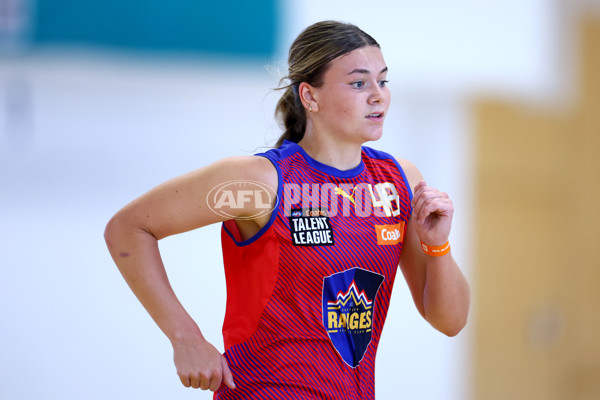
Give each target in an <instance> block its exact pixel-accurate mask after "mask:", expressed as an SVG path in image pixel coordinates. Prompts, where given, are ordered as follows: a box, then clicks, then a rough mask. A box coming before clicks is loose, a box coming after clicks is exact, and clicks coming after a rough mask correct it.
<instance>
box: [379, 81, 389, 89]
mask: <svg viewBox="0 0 600 400" xmlns="http://www.w3.org/2000/svg"><path fill="white" fill-rule="evenodd" d="M388 82H389V81H388V80H385V79H384V80H382V81H379V86H381V87H384V86H386V85H387V84H388Z"/></svg>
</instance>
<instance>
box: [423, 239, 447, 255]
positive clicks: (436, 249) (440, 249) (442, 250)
mask: <svg viewBox="0 0 600 400" xmlns="http://www.w3.org/2000/svg"><path fill="white" fill-rule="evenodd" d="M421 248H422V249H423V251H424V252H425V254H429V255H430V256H433V257H441V256H443V255H446V254H448V253H449V252H450V242H446V243H444V244H443V245H441V246H430V245H428V244H425V243H423V242H421Z"/></svg>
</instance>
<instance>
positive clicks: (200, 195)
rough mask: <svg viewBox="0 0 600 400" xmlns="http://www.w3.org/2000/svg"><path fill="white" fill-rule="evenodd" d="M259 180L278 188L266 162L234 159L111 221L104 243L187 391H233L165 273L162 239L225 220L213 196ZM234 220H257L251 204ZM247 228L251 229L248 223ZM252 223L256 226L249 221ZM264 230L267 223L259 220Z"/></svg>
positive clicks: (160, 189) (152, 195)
mask: <svg viewBox="0 0 600 400" xmlns="http://www.w3.org/2000/svg"><path fill="white" fill-rule="evenodd" d="M232 180H251V181H258V182H261V183H263V184H266V185H269V186H271V187H273V188H275V189H276V186H277V173H276V171H275V168H274V167H273V165H272V164H271V163H270V161H269V160H267V159H265V158H264V157H233V158H228V159H224V160H221V161H218V162H216V163H214V164H211V165H209V166H207V167H204V168H201V169H198V170H196V171H193V172H191V173H188V174H186V175H183V176H180V177H177V178H175V179H172V180H170V181H167V182H165V183H163V184H161V185H159V186H157V187H156V188H154V189H152V190H150V191H149V192H147V193H145V194H144V195H142V196H140V197H139V198H137V199H135V200H134V201H132V202H131V203H129V204H128V205H126V206H125V207H123V208H122V209H121V210H120V211H119V212H117V214H115V216H114V217H113V218H112V219H111V220H110V221H109V223H108V225H107V226H106V230H105V234H104V236H105V239H106V243H107V246H108V249H109V251H110V254H111V256H112V257H113V260H114V261H115V263H116V264H117V267H118V268H119V270H120V272H121V274H122V275H123V277H124V278H125V281H126V282H127V284H128V285H129V287H130V288H131V290H132V291H133V293H134V294H135V295H136V297H137V298H138V299H139V301H140V302H141V303H142V305H143V306H144V308H145V309H146V310H147V311H148V313H149V314H150V316H151V317H152V318H153V319H154V321H155V322H156V324H157V325H158V326H159V328H160V329H161V330H162V331H163V332H164V334H165V335H166V336H167V337H168V338H169V340H170V341H171V344H172V345H173V350H174V358H175V365H176V367H177V373H178V375H179V377H180V379H181V382H182V383H183V385H185V386H186V387H189V386H192V387H194V388H202V389H204V390H205V389H210V390H213V391H214V390H217V389H218V388H219V387H220V385H221V381H222V380H223V383H225V384H226V385H227V386H229V387H230V388H234V387H235V385H234V383H233V378H232V376H231V372H230V371H229V368H228V367H227V362H226V360H225V358H224V357H223V356H222V355H221V353H220V352H219V351H218V350H217V349H216V348H215V347H214V346H212V345H211V344H210V343H208V342H207V341H206V340H205V339H204V337H203V336H202V333H201V331H200V329H199V328H198V326H197V325H196V323H195V322H194V320H193V319H192V318H191V317H190V315H189V314H188V313H187V312H186V311H185V309H184V307H183V306H182V304H181V303H180V302H179V300H178V299H177V297H176V295H175V293H174V291H173V289H172V287H171V285H170V283H169V280H168V278H167V274H166V272H165V268H164V265H163V262H162V259H161V256H160V253H159V250H158V240H160V239H162V238H164V237H167V236H170V235H174V234H177V233H182V232H186V231H190V230H192V229H196V228H199V227H202V226H206V225H209V224H213V223H216V222H221V221H224V220H225V219H226V218H225V217H223V216H220V215H218V214H216V213H214V212H213V211H211V209H210V208H209V207H208V203H207V195H208V193H209V191H210V190H211V189H212V188H213V187H215V186H217V185H219V184H221V183H223V182H227V181H232ZM232 212H233V213H235V215H234V217H235V218H244V217H248V216H250V215H255V214H256V213H257V210H255V209H253V207H252V205H248V206H246V207H244V208H240V209H233V210H232ZM244 223H246V224H248V221H245V222H244ZM250 223H253V222H250ZM254 223H256V224H258V225H259V226H257V228H260V225H261V224H263V225H264V223H265V221H264V220H255V221H254Z"/></svg>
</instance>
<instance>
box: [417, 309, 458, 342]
mask: <svg viewBox="0 0 600 400" xmlns="http://www.w3.org/2000/svg"><path fill="white" fill-rule="evenodd" d="M437 317H438V318H431V319H429V318H427V321H428V322H429V323H430V324H431V325H432V326H433V327H434V328H435V329H437V330H438V331H440V332H441V333H443V334H444V335H446V336H448V337H454V336H456V335H458V334H459V333H460V332H461V331H462V330H463V329H464V327H465V326H466V325H467V318H468V310H463V311H461V312H460V313H458V315H457V314H454V315H447V314H446V315H438V316H437Z"/></svg>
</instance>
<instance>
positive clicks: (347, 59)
mask: <svg viewBox="0 0 600 400" xmlns="http://www.w3.org/2000/svg"><path fill="white" fill-rule="evenodd" d="M386 75H387V67H386V64H385V62H384V59H383V56H382V53H381V50H380V47H379V45H378V44H377V42H376V41H375V40H374V39H373V38H372V37H370V36H369V35H367V34H366V33H365V32H363V31H362V30H360V29H359V28H357V27H356V26H353V25H350V24H343V23H338V22H333V21H325V22H320V23H317V24H314V25H312V26H310V27H308V28H307V29H306V30H305V31H304V32H302V33H301V34H300V35H299V37H298V38H297V39H296V41H295V42H294V43H293V45H292V47H291V48H290V54H289V75H288V77H287V78H288V80H289V84H288V85H287V86H286V87H285V93H284V94H283V96H282V98H281V100H280V101H279V103H278V105H277V110H276V113H277V115H278V117H279V118H280V119H281V120H282V121H283V124H284V125H285V133H284V134H283V136H282V138H281V139H280V140H279V142H278V144H277V148H276V149H271V150H269V151H267V152H265V153H262V154H258V155H256V156H249V157H233V158H227V159H224V160H222V161H218V162H216V163H214V164H212V165H209V166H206V167H204V168H201V169H199V170H197V171H194V172H191V173H189V174H187V175H184V176H181V177H178V178H175V179H173V180H170V181H168V182H166V183H164V184H162V185H160V186H158V187H156V188H154V189H153V190H151V191H149V192H148V193H146V194H144V195H142V196H141V197H139V198H138V199H136V200H134V201H133V202H131V203H130V204H128V205H127V206H125V207H124V208H123V209H122V210H120V211H119V212H118V213H117V214H116V215H115V216H114V217H113V218H112V219H111V221H110V222H109V223H108V226H107V228H106V233H105V237H106V241H107V244H108V248H109V249H110V252H111V255H112V257H113V259H114V260H115V263H116V264H117V266H118V267H119V269H120V271H121V273H122V274H123V276H124V278H125V280H126V281H127V283H128V284H129V286H130V287H131V289H132V290H133V292H134V293H135V295H136V296H137V297H138V299H139V300H140V302H141V303H142V304H143V305H144V307H145V308H146V310H148V312H149V313H150V315H151V316H152V318H153V319H154V321H156V323H157V324H158V326H159V327H160V328H161V329H162V331H163V332H164V333H165V334H166V335H167V337H168V338H169V339H170V341H171V343H172V345H173V350H174V359H175V365H176V367H177V373H178V375H179V378H180V379H181V382H182V383H183V385H185V386H187V387H190V386H191V387H194V388H201V389H204V390H206V389H210V390H212V391H215V398H217V399H246V400H247V399H345V400H351V399H373V398H374V397H375V393H374V388H375V384H374V366H375V353H376V349H377V344H378V342H379V339H380V335H381V330H382V328H383V323H384V320H385V316H386V312H387V308H388V304H389V300H390V295H391V290H392V286H393V283H394V278H395V275H396V271H397V270H398V266H400V268H401V270H402V273H403V275H404V278H405V279H406V282H407V284H408V286H409V288H410V291H411V293H412V296H413V299H414V302H415V304H416V306H417V309H418V310H419V312H420V313H421V315H422V316H423V317H424V318H425V319H426V320H427V321H428V322H429V323H430V324H431V325H432V326H433V327H434V328H436V329H438V330H439V331H441V332H443V333H445V334H447V335H449V336H453V335H456V334H457V333H458V332H459V331H460V330H461V329H462V328H463V327H464V325H465V323H466V320H467V314H468V309H469V289H468V285H467V283H466V281H465V279H464V277H463V275H462V274H461V272H460V270H459V268H458V266H457V265H456V263H455V262H454V260H453V258H452V255H451V253H450V246H449V244H448V236H449V234H450V227H451V221H452V215H453V206H452V202H451V201H450V199H449V198H448V196H447V195H446V194H445V193H442V192H440V191H438V190H436V189H434V188H431V187H429V186H427V184H426V183H425V182H424V181H423V180H422V177H421V174H420V173H419V171H418V170H417V168H415V166H414V165H412V164H411V163H409V162H408V161H405V160H397V159H395V158H393V157H392V156H390V155H388V154H386V153H383V152H380V151H377V150H373V149H371V148H368V147H364V146H363V144H364V143H365V142H368V141H373V140H377V139H379V138H380V137H381V135H382V130H383V121H384V119H385V116H386V114H387V111H388V107H389V105H390V92H389V89H388V87H387V85H386V82H387V81H386ZM271 189H272V192H271ZM275 194H276V196H275ZM269 195H271V196H270V197H269ZM215 222H223V227H222V244H223V257H224V264H225V275H226V282H227V309H226V315H225V321H224V325H223V335H224V342H225V349H226V352H225V354H221V353H220V352H219V351H218V350H217V349H216V348H215V347H213V346H212V345H211V344H210V343H208V342H207V341H206V340H205V339H204V337H203V336H202V333H201V332H200V329H199V328H198V326H197V325H196V323H195V322H194V321H193V320H192V318H191V317H190V316H189V315H188V314H187V313H186V311H185V309H184V308H183V306H182V305H181V304H180V302H179V301H178V299H177V297H176V296H175V293H174V292H173V290H172V289H171V286H170V284H169V281H168V279H167V275H166V273H165V269H164V267H163V264H162V261H161V257H160V254H159V251H158V246H157V241H158V240H160V239H162V238H164V237H166V236H169V235H173V234H176V233H180V232H185V231H189V230H191V229H195V228H199V227H202V226H205V225H208V224H212V223H215Z"/></svg>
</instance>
